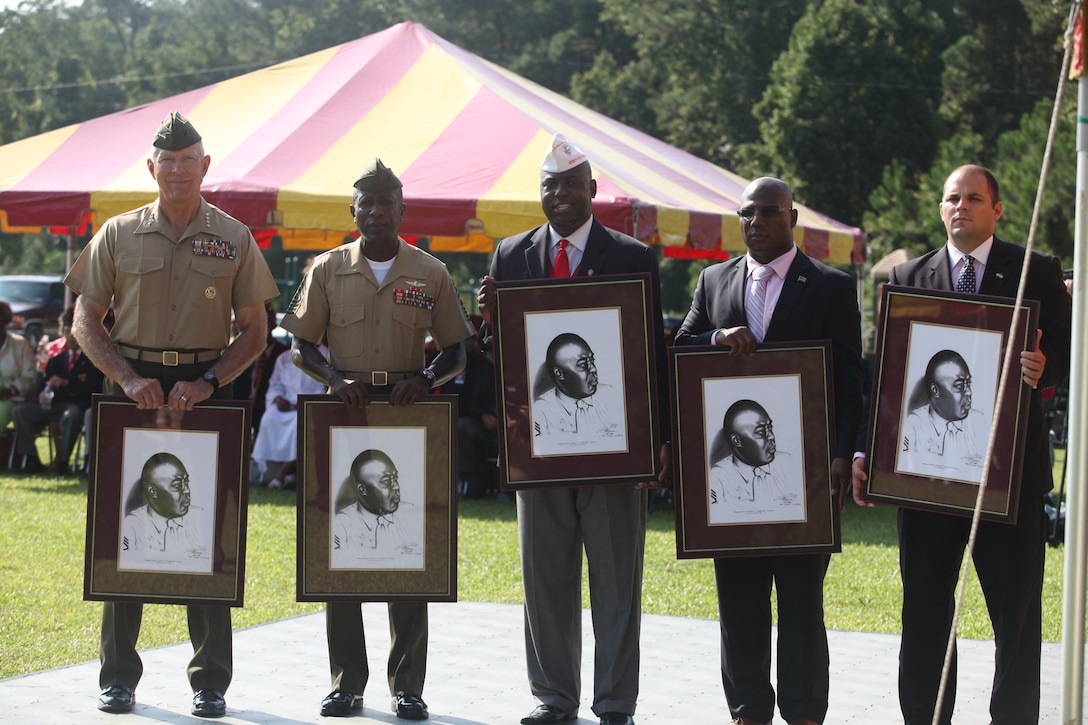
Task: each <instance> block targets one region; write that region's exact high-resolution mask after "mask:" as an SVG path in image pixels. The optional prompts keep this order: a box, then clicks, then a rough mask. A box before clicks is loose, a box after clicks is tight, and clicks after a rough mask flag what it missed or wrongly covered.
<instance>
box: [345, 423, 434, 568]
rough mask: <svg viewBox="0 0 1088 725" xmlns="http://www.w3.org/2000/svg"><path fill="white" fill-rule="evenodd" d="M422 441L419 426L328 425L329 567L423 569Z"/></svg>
mask: <svg viewBox="0 0 1088 725" xmlns="http://www.w3.org/2000/svg"><path fill="white" fill-rule="evenodd" d="M426 444H427V440H426V431H425V430H424V429H423V428H349V427H343V428H333V429H331V431H330V463H331V468H330V470H331V471H332V472H333V473H332V478H333V480H332V485H331V486H330V487H329V491H330V496H331V497H332V500H331V501H330V507H329V510H330V512H331V516H332V522H331V524H332V525H331V526H330V555H331V568H333V569H397V570H406V569H422V568H423V565H424V554H425V542H426V518H425V511H426V505H425V504H426V501H425V493H426V487H425V482H426V456H424V455H423V453H422V452H423V451H425V450H426Z"/></svg>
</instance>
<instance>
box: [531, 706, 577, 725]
mask: <svg viewBox="0 0 1088 725" xmlns="http://www.w3.org/2000/svg"><path fill="white" fill-rule="evenodd" d="M573 719H574V713H572V712H563V711H562V710H560V709H559V708H558V707H556V706H555V705H537V706H536V709H535V710H533V711H532V712H531V713H529V714H528V715H526V716H525V717H523V718H522V719H521V725H551V723H557V722H569V721H571V720H573Z"/></svg>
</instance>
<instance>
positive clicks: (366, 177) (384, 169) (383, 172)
mask: <svg viewBox="0 0 1088 725" xmlns="http://www.w3.org/2000/svg"><path fill="white" fill-rule="evenodd" d="M354 186H355V188H356V189H358V190H359V191H367V192H370V193H371V194H384V193H386V192H389V191H396V190H397V189H399V188H401V187H402V186H404V185H403V184H401V183H400V179H398V178H397V175H396V174H394V173H393V170H392V169H390V168H389V167H388V166H386V165H385V164H383V163H382V160H381V159H374V163H373V164H371V165H370V166H369V167H368V168H367V169H366V171H364V172H363V174H362V176H360V177H359V178H358V179H357V180H356V181H355V184H354Z"/></svg>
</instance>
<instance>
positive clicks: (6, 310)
mask: <svg viewBox="0 0 1088 725" xmlns="http://www.w3.org/2000/svg"><path fill="white" fill-rule="evenodd" d="M13 317H14V315H12V312H11V305H9V304H8V303H7V302H3V301H0V431H3V430H4V429H5V428H7V427H8V423H10V422H11V412H12V410H13V409H14V408H15V404H16V402H22V400H21V399H22V398H23V397H24V396H25V395H27V394H28V393H29V392H30V391H31V390H33V389H34V379H35V378H36V377H37V376H38V369H37V366H36V364H35V362H36V360H35V357H34V350H32V349H31V347H30V343H29V342H27V340H26V338H25V337H23V336H22V335H20V334H18V333H15V332H11V331H9V330H8V325H10V324H11V320H12V318H13Z"/></svg>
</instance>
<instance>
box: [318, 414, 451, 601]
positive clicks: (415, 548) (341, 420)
mask: <svg viewBox="0 0 1088 725" xmlns="http://www.w3.org/2000/svg"><path fill="white" fill-rule="evenodd" d="M370 400H371V402H370V406H369V407H367V408H366V409H359V408H351V407H349V406H347V405H345V404H344V403H342V402H341V401H340V399H339V398H337V397H336V396H333V395H300V396H299V399H298V413H299V424H298V492H299V500H298V554H297V555H298V597H297V598H298V601H300V602H327V601H356V602H383V601H421V602H455V601H457V495H456V480H457V479H456V473H457V470H456V468H455V460H456V457H455V456H454V446H455V445H456V435H457V396H454V395H428V396H425V397H424V398H422V399H420V400H418V401H416V402H415V403H413V404H412V405H390V404H389V396H387V395H375V396H371V399H370Z"/></svg>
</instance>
